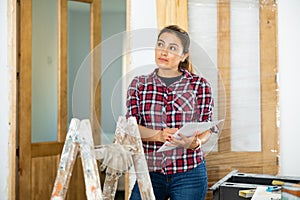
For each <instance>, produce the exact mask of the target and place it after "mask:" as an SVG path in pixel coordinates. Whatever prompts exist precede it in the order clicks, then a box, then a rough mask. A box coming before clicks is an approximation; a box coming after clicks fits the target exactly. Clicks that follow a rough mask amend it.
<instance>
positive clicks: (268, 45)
mask: <svg viewBox="0 0 300 200" xmlns="http://www.w3.org/2000/svg"><path fill="white" fill-rule="evenodd" d="M277 8H278V7H277V4H275V1H263V0H261V1H260V66H261V68H260V69H261V70H260V74H261V76H260V79H261V119H262V123H261V124H262V127H261V130H262V133H263V134H262V143H263V146H262V148H263V153H264V159H263V162H264V166H265V167H264V173H268V174H277V173H278V170H279V169H278V165H277V164H278V161H277V155H279V128H278V126H277V117H278V116H277V115H278V114H277V109H278V85H277V77H276V76H277V73H278V59H277V58H278V49H277V48H278V38H277V26H278V20H277V16H278V11H277ZM270 133H272V137H270Z"/></svg>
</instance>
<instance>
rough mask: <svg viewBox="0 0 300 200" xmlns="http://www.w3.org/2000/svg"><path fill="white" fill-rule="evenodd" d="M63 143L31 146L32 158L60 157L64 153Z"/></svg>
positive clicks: (44, 143) (45, 143) (43, 143)
mask: <svg viewBox="0 0 300 200" xmlns="http://www.w3.org/2000/svg"><path fill="white" fill-rule="evenodd" d="M63 146H64V143H62V142H60V143H59V142H40V143H33V144H31V156H32V158H36V157H43V156H51V155H59V154H60V153H61V152H62V148H63Z"/></svg>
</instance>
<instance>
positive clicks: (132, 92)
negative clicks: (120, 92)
mask: <svg viewBox="0 0 300 200" xmlns="http://www.w3.org/2000/svg"><path fill="white" fill-rule="evenodd" d="M138 87H139V78H138V77H135V78H134V79H133V80H132V81H131V83H130V85H129V87H128V90H127V101H126V107H127V113H126V117H127V118H128V117H131V116H132V117H135V118H136V120H137V122H138V124H140V120H141V118H140V112H139V102H140V99H139V90H138Z"/></svg>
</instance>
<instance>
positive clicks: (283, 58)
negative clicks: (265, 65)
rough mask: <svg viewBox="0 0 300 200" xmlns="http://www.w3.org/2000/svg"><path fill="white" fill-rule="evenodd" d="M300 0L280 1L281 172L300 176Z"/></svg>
mask: <svg viewBox="0 0 300 200" xmlns="http://www.w3.org/2000/svg"><path fill="white" fill-rule="evenodd" d="M299 11H300V1H299V0H279V1H278V24H279V27H278V46H279V56H278V60H279V89H280V91H279V92H280V93H279V99H280V127H281V128H280V155H281V159H280V174H281V175H286V176H292V175H293V176H299V177H300V144H299V143H300V131H299V128H298V125H299V120H300V105H299V102H300V78H299V75H300V60H299V57H300V39H299V36H300V23H299V19H300V12H299Z"/></svg>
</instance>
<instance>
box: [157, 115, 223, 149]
mask: <svg viewBox="0 0 300 200" xmlns="http://www.w3.org/2000/svg"><path fill="white" fill-rule="evenodd" d="M222 121H224V120H223V119H222V120H219V121H212V122H189V123H186V124H185V125H184V126H183V127H181V128H180V129H179V130H178V131H176V133H174V135H173V137H174V138H176V139H180V137H179V135H178V134H179V133H181V134H183V135H184V136H186V137H191V136H192V135H193V134H194V133H195V132H196V131H198V132H200V133H203V132H204V131H206V130H208V129H210V128H212V127H214V126H216V125H217V124H219V123H220V122H222ZM167 144H170V142H168V141H166V142H165V143H164V144H163V145H162V146H161V147H160V148H159V149H158V151H157V152H163V151H168V150H171V149H175V148H177V147H176V146H167Z"/></svg>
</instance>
